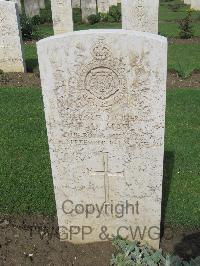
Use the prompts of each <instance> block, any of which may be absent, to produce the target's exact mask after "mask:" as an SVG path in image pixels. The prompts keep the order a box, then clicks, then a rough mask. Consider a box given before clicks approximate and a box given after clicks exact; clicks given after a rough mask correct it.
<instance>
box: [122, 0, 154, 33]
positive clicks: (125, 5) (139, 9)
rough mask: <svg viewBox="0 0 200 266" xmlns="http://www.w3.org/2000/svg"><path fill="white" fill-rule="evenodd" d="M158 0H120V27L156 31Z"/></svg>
mask: <svg viewBox="0 0 200 266" xmlns="http://www.w3.org/2000/svg"><path fill="white" fill-rule="evenodd" d="M158 10H159V0H151V1H149V0H135V1H133V0H124V1H122V28H123V29H128V30H137V31H145V32H151V33H158Z"/></svg>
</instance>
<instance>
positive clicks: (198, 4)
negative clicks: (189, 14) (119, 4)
mask: <svg viewBox="0 0 200 266" xmlns="http://www.w3.org/2000/svg"><path fill="white" fill-rule="evenodd" d="M191 8H192V9H194V10H200V0H191Z"/></svg>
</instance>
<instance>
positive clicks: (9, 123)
mask: <svg viewBox="0 0 200 266" xmlns="http://www.w3.org/2000/svg"><path fill="white" fill-rule="evenodd" d="M0 114H1V120H0V147H1V149H0V158H1V160H0V161H1V165H0V178H1V187H0V194H1V195H0V212H1V213H37V212H38V213H44V214H54V213H55V203H54V195H53V185H52V178H51V171H50V161H49V154H48V146H47V137H46V129H45V122H44V114H43V105H42V96H41V91H40V90H39V89H23V88H22V89H11V88H9V89H2V88H1V89H0Z"/></svg>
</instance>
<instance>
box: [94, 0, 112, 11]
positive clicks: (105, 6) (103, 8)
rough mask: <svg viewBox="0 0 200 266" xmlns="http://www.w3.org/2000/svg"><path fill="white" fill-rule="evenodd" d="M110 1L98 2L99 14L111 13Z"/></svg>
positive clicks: (102, 0)
mask: <svg viewBox="0 0 200 266" xmlns="http://www.w3.org/2000/svg"><path fill="white" fill-rule="evenodd" d="M109 6H110V5H109V1H108V0H97V7H98V12H100V13H108V11H109Z"/></svg>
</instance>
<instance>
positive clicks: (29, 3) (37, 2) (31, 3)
mask: <svg viewBox="0 0 200 266" xmlns="http://www.w3.org/2000/svg"><path fill="white" fill-rule="evenodd" d="M7 1H12V2H15V3H17V6H18V9H19V12H20V13H21V12H22V3H21V0H7ZM23 4H24V11H25V13H26V15H27V16H28V17H34V16H37V15H39V14H40V9H44V8H45V0H24V1H23Z"/></svg>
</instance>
